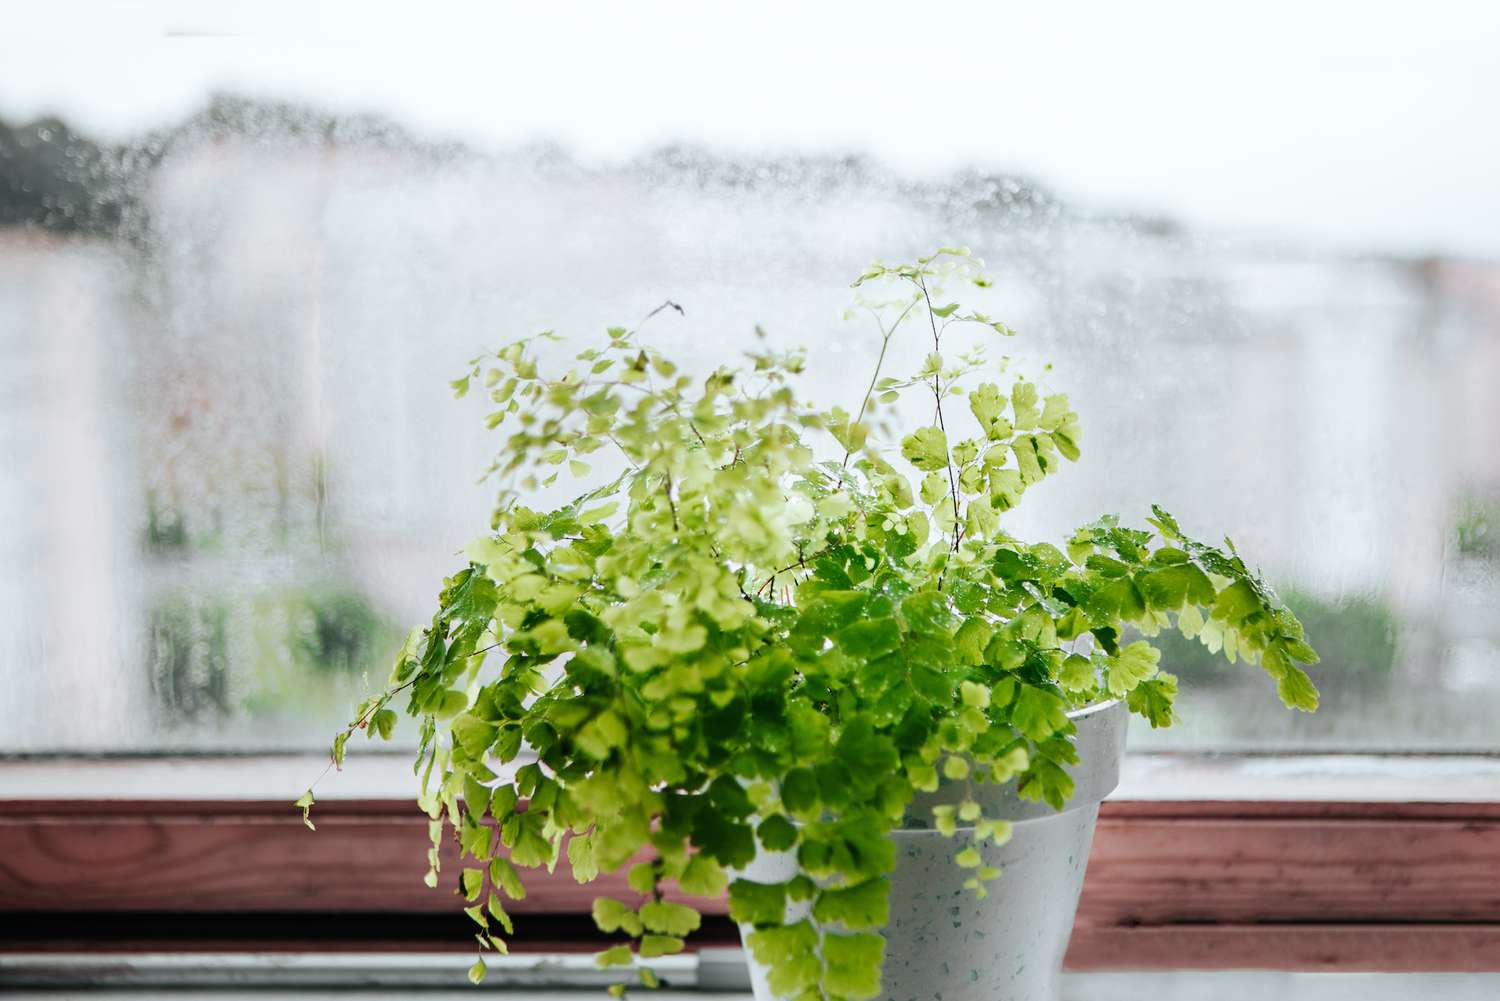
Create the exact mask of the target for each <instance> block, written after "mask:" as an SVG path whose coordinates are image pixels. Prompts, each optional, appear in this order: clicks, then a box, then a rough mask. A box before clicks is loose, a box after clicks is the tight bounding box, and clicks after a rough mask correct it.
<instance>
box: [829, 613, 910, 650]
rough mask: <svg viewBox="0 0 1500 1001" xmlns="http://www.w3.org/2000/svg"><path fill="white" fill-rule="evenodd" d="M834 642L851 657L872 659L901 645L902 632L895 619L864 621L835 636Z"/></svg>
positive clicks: (846, 627)
mask: <svg viewBox="0 0 1500 1001" xmlns="http://www.w3.org/2000/svg"><path fill="white" fill-rule="evenodd" d="M833 641H834V642H835V643H837V644H838V645H839V646H840V647H841V648H842V649H843V650H844V652H845V653H847V654H849V655H850V656H851V657H864V658H866V659H872V658H875V657H879V656H882V655H884V654H887V653H890V652H891V651H892V650H895V649H896V648H897V647H899V646H900V645H901V630H900V628H899V627H897V625H896V620H895V619H893V618H880V619H864V620H863V621H860V622H856V623H854V624H853V625H849V626H845V627H844V628H843V629H840V630H839V631H838V632H836V633H834V634H833Z"/></svg>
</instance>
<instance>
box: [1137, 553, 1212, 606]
mask: <svg viewBox="0 0 1500 1001" xmlns="http://www.w3.org/2000/svg"><path fill="white" fill-rule="evenodd" d="M1157 555H1160V553H1158V554H1157ZM1184 555H1185V554H1184ZM1140 589H1141V593H1142V594H1143V595H1144V596H1145V598H1146V604H1147V606H1148V607H1150V608H1151V609H1153V610H1154V611H1160V612H1175V611H1177V610H1178V609H1180V608H1181V607H1182V606H1183V605H1184V604H1186V603H1188V602H1192V603H1193V604H1195V605H1210V604H1213V601H1214V597H1215V595H1214V586H1213V583H1212V582H1211V581H1210V580H1209V579H1208V574H1206V573H1204V572H1203V571H1202V570H1199V569H1198V568H1197V567H1196V566H1194V565H1193V564H1191V563H1175V564H1172V565H1168V566H1165V567H1162V568H1161V569H1160V570H1153V571H1151V572H1150V573H1147V574H1143V575H1142V576H1141V578H1140Z"/></svg>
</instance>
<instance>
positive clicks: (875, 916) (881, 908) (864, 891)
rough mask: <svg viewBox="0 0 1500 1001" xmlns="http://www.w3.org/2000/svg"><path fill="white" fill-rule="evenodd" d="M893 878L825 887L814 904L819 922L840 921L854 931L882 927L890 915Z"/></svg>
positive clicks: (838, 922) (827, 923)
mask: <svg viewBox="0 0 1500 1001" xmlns="http://www.w3.org/2000/svg"><path fill="white" fill-rule="evenodd" d="M890 889H891V884H890V880H888V879H886V878H885V877H884V876H882V877H879V878H877V879H867V880H865V881H864V882H862V883H856V884H854V885H853V886H847V887H843V888H841V889H835V890H824V891H822V892H821V893H819V894H818V900H817V903H816V904H814V905H813V917H814V918H816V919H817V920H818V922H819V923H820V924H823V925H829V924H840V925H843V926H844V927H845V928H848V929H849V930H851V931H858V930H860V929H863V928H883V927H884V926H885V923H886V921H888V920H889V919H890V908H889V903H890Z"/></svg>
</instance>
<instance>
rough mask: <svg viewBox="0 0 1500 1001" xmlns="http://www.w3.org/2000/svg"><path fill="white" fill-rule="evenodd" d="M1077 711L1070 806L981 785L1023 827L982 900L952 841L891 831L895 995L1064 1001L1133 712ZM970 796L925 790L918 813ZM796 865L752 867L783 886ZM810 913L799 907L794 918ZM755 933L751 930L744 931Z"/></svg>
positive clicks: (765, 994)
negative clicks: (1061, 984)
mask: <svg viewBox="0 0 1500 1001" xmlns="http://www.w3.org/2000/svg"><path fill="white" fill-rule="evenodd" d="M1072 717H1073V720H1074V722H1075V723H1076V724H1077V726H1078V737H1077V742H1078V756H1079V763H1078V764H1077V765H1075V766H1073V768H1072V774H1073V779H1074V782H1075V784H1076V788H1075V790H1074V794H1073V799H1072V800H1071V801H1070V802H1069V803H1068V805H1067V808H1066V809H1065V810H1063V811H1062V812H1061V813H1058V812H1055V811H1053V810H1052V809H1051V808H1050V807H1048V806H1045V805H1038V804H1036V803H1029V802H1025V801H1022V800H1020V799H1017V798H1016V797H1015V796H1014V795H1012V794H1008V793H1006V792H1005V791H1004V790H1003V789H1000V788H990V789H985V788H984V787H979V789H978V790H977V791H978V792H979V793H980V800H981V802H982V803H983V804H984V809H985V814H986V815H987V816H989V817H1004V818H1007V819H1009V820H1011V821H1012V822H1013V823H1014V824H1015V833H1014V835H1013V836H1012V837H1011V839H1010V841H1009V842H1007V843H1006V844H1004V845H1000V846H995V845H987V846H986V847H985V850H984V856H985V862H986V864H988V865H997V866H1000V867H1001V868H1002V869H1003V870H1004V874H1003V875H1001V877H1000V878H999V879H997V880H995V881H994V882H992V883H990V884H989V896H987V897H986V898H984V899H983V900H980V899H978V898H976V897H975V895H974V893H973V891H971V890H965V889H964V888H963V882H964V880H965V879H966V878H967V876H968V873H966V872H964V871H963V870H960V869H959V868H958V867H957V866H956V865H954V863H953V853H954V851H955V848H956V843H955V841H954V840H953V839H951V838H947V837H944V836H943V835H941V834H939V833H937V832H936V831H931V830H920V829H916V828H915V827H913V828H909V829H903V830H899V831H896V832H895V833H894V834H893V837H894V838H895V841H896V870H895V872H893V873H892V874H891V920H890V924H889V925H888V926H887V927H886V929H885V937H886V959H885V970H884V973H883V985H884V992H883V995H882V996H883V998H884V999H886V1001H1056V999H1057V997H1058V974H1059V972H1060V970H1061V967H1062V958H1063V952H1064V951H1065V950H1066V949H1067V947H1068V937H1069V935H1070V934H1071V933H1072V930H1073V915H1074V912H1075V911H1077V909H1078V894H1079V891H1080V890H1082V889H1083V871H1084V867H1085V866H1086V865H1087V863H1088V856H1089V846H1090V845H1091V844H1092V843H1093V840H1094V822H1095V821H1096V820H1097V819H1098V816H1099V802H1100V801H1101V800H1102V799H1104V797H1105V796H1107V795H1108V794H1109V793H1110V791H1112V790H1113V789H1114V787H1115V786H1116V785H1117V784H1118V782H1119V778H1120V760H1121V758H1122V757H1123V756H1124V752H1125V723H1126V718H1127V716H1126V709H1125V706H1124V704H1123V703H1120V702H1107V703H1102V704H1100V705H1097V706H1091V707H1089V708H1087V709H1082V710H1079V711H1078V712H1075V713H1073V714H1072ZM962 796H963V789H962V787H959V786H954V787H945V788H943V789H940V790H938V791H937V792H936V793H932V794H930V795H922V796H920V797H918V800H917V801H916V802H914V803H913V804H912V810H911V816H912V817H913V818H918V820H920V818H923V817H930V816H931V807H932V806H933V805H935V804H937V803H943V802H957V801H958V800H959V799H961V798H962ZM795 868H796V863H795V860H794V859H793V858H792V857H790V856H789V855H787V854H785V853H775V854H771V853H767V854H764V855H763V856H762V857H759V858H757V859H756V860H755V862H754V864H752V865H751V866H750V867H749V868H748V869H747V870H746V871H745V873H744V874H745V876H746V877H748V878H750V879H755V880H760V881H777V880H784V879H789V878H791V876H792V875H793V873H794V872H795ZM805 906H806V905H803V907H804V909H805ZM801 916H802V915H801V914H799V913H789V914H788V919H789V920H797V919H798V918H799V917H801ZM747 931H748V929H745V928H742V929H741V933H742V935H743V934H744V933H745V932H747ZM766 974H767V971H766V970H764V969H762V968H760V966H759V964H757V963H755V962H754V960H753V959H752V960H751V962H750V977H751V983H752V986H753V987H754V991H755V998H756V1001H779V999H777V998H776V996H775V995H774V994H772V993H771V991H770V988H769V987H768V986H767V985H766Z"/></svg>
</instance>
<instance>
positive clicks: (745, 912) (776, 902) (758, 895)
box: [729, 878, 786, 925]
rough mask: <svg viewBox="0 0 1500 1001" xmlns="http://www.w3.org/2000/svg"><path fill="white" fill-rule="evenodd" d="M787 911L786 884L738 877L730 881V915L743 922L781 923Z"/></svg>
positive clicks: (755, 923) (753, 923)
mask: <svg viewBox="0 0 1500 1001" xmlns="http://www.w3.org/2000/svg"><path fill="white" fill-rule="evenodd" d="M785 913H786V884H784V883H757V882H755V881H754V880H750V879H744V878H737V879H734V880H731V881H730V883H729V916H730V917H731V918H732V919H734V920H735V921H738V922H741V923H742V924H751V925H775V924H780V923H781V921H782V918H783V916H784V915H785Z"/></svg>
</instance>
